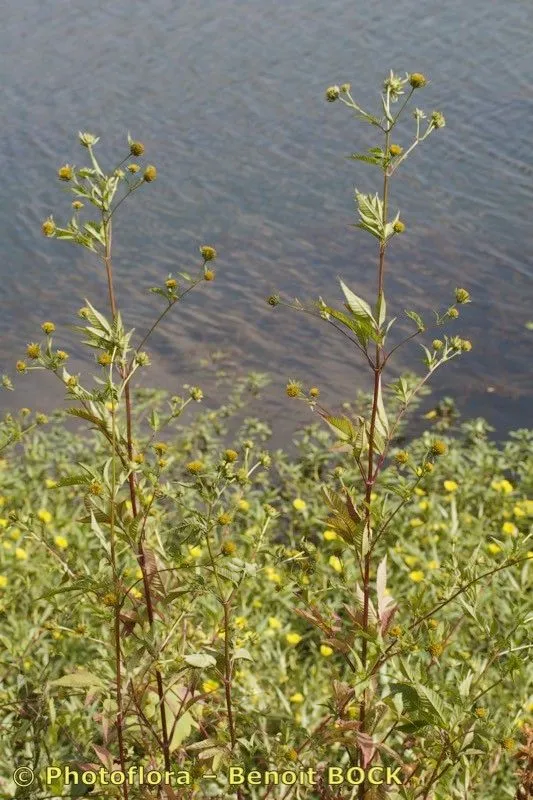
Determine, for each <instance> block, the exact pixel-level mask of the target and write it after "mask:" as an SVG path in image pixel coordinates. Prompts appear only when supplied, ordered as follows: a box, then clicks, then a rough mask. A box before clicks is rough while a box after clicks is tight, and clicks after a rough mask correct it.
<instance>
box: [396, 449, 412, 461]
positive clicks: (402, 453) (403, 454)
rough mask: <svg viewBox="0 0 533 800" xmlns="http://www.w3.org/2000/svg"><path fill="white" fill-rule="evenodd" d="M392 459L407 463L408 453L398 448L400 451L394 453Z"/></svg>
mask: <svg viewBox="0 0 533 800" xmlns="http://www.w3.org/2000/svg"><path fill="white" fill-rule="evenodd" d="M394 460H395V461H396V463H397V464H407V462H408V461H409V453H407V452H406V451H405V450H400V452H399V453H396V455H395V456H394Z"/></svg>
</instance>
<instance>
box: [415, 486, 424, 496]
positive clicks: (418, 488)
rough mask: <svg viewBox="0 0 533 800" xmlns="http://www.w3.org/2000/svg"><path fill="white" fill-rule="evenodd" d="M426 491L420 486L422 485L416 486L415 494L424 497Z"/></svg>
mask: <svg viewBox="0 0 533 800" xmlns="http://www.w3.org/2000/svg"><path fill="white" fill-rule="evenodd" d="M425 493H426V492H425V490H424V489H422V488H420V486H415V494H416V495H418V497H423V496H424V495H425Z"/></svg>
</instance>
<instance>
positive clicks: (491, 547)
mask: <svg viewBox="0 0 533 800" xmlns="http://www.w3.org/2000/svg"><path fill="white" fill-rule="evenodd" d="M487 550H488V551H489V553H491V554H492V555H493V556H495V555H496V554H497V553H500V552H501V547H500V545H499V544H496V542H489V543H488V545H487Z"/></svg>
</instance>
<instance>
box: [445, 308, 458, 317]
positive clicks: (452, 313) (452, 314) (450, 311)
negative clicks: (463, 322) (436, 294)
mask: <svg viewBox="0 0 533 800" xmlns="http://www.w3.org/2000/svg"><path fill="white" fill-rule="evenodd" d="M446 314H447V316H448V317H449V318H450V319H457V317H458V316H459V311H458V310H457V309H456V308H453V307H452V308H449V309H448V311H447V312H446Z"/></svg>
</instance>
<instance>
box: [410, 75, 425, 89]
mask: <svg viewBox="0 0 533 800" xmlns="http://www.w3.org/2000/svg"><path fill="white" fill-rule="evenodd" d="M409 83H410V84H411V86H412V87H413V89H423V87H424V86H425V85H426V84H427V79H426V76H425V75H422V73H421V72H413V73H412V74H411V75H410V76H409Z"/></svg>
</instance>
